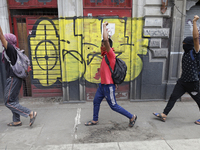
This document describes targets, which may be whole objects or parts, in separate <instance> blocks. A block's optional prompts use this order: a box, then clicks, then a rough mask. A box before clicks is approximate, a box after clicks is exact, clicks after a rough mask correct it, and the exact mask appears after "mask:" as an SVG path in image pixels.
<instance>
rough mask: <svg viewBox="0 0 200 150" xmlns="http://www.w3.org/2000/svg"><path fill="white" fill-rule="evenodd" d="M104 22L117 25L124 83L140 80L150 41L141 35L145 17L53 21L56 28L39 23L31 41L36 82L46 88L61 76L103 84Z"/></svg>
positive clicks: (117, 49) (115, 41)
mask: <svg viewBox="0 0 200 150" xmlns="http://www.w3.org/2000/svg"><path fill="white" fill-rule="evenodd" d="M104 21H108V22H109V23H113V24H115V34H114V35H113V36H112V40H113V47H114V49H115V54H116V56H117V57H119V58H121V59H122V60H124V61H125V62H126V64H127V68H128V70H127V76H126V78H125V81H127V82H129V81H132V80H134V79H135V78H136V77H138V76H139V74H140V73H141V71H142V68H143V62H142V59H141V58H140V57H141V55H146V54H147V46H148V42H149V41H148V39H147V38H143V36H142V30H143V19H142V18H121V19H116V18H107V19H103V18H102V19H99V18H60V19H58V20H53V21H52V22H53V24H54V25H52V22H50V21H48V20H45V19H44V20H42V21H41V22H39V23H38V24H37V28H36V31H35V33H36V34H35V36H32V37H31V38H30V48H31V57H32V65H33V79H37V80H39V81H40V83H41V84H42V85H43V86H50V85H52V84H54V83H55V82H56V81H57V80H58V78H61V76H62V82H71V81H76V80H79V79H81V78H83V79H85V80H86V81H88V82H91V83H100V80H101V79H100V72H99V71H100V70H99V69H100V64H101V60H102V57H101V54H100V46H101V38H102V37H101V24H102V22H104ZM55 29H56V30H57V33H56V32H55ZM58 29H59V31H58ZM139 55H140V56H139ZM55 62H56V63H55ZM60 62H61V64H60ZM60 66H61V68H60ZM61 73H62V75H61Z"/></svg>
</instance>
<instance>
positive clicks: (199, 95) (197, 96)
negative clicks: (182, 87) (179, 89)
mask: <svg viewBox="0 0 200 150" xmlns="http://www.w3.org/2000/svg"><path fill="white" fill-rule="evenodd" d="M188 94H189V95H190V96H191V97H192V98H193V99H194V101H195V102H196V103H197V105H198V107H199V110H200V91H198V93H197V94H196V93H195V92H188ZM195 124H198V125H200V119H198V120H197V121H195Z"/></svg>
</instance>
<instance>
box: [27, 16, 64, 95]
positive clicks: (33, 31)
mask: <svg viewBox="0 0 200 150" xmlns="http://www.w3.org/2000/svg"><path fill="white" fill-rule="evenodd" d="M58 26H59V23H58V19H50V18H34V17H28V18H27V32H28V34H29V39H28V42H29V49H30V54H31V64H32V95H33V97H38V96H42V97H50V96H62V84H61V69H60V47H59V35H58V33H59V32H58V29H59V27H58Z"/></svg>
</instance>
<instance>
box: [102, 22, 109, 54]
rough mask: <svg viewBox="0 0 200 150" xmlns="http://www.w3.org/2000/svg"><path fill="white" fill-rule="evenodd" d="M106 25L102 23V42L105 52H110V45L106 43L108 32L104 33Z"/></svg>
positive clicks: (106, 23)
mask: <svg viewBox="0 0 200 150" xmlns="http://www.w3.org/2000/svg"><path fill="white" fill-rule="evenodd" d="M107 25H108V22H107V21H106V22H104V23H103V41H104V45H105V47H106V51H107V52H109V51H110V44H109V41H108V32H107V31H106V26H107Z"/></svg>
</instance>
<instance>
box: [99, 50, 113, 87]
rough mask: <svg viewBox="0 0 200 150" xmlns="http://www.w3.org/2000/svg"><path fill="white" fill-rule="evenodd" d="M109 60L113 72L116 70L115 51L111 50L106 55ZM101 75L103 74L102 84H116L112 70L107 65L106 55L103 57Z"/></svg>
mask: <svg viewBox="0 0 200 150" xmlns="http://www.w3.org/2000/svg"><path fill="white" fill-rule="evenodd" d="M106 55H107V58H108V60H109V62H110V66H111V68H112V70H114V67H115V61H116V59H115V53H114V52H113V49H112V48H111V49H110V51H109V52H108V53H107V54H106ZM100 74H101V84H114V82H113V79H112V76H111V72H110V68H109V66H108V65H107V63H106V60H105V55H104V56H103V59H102V61H101V68H100Z"/></svg>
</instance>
